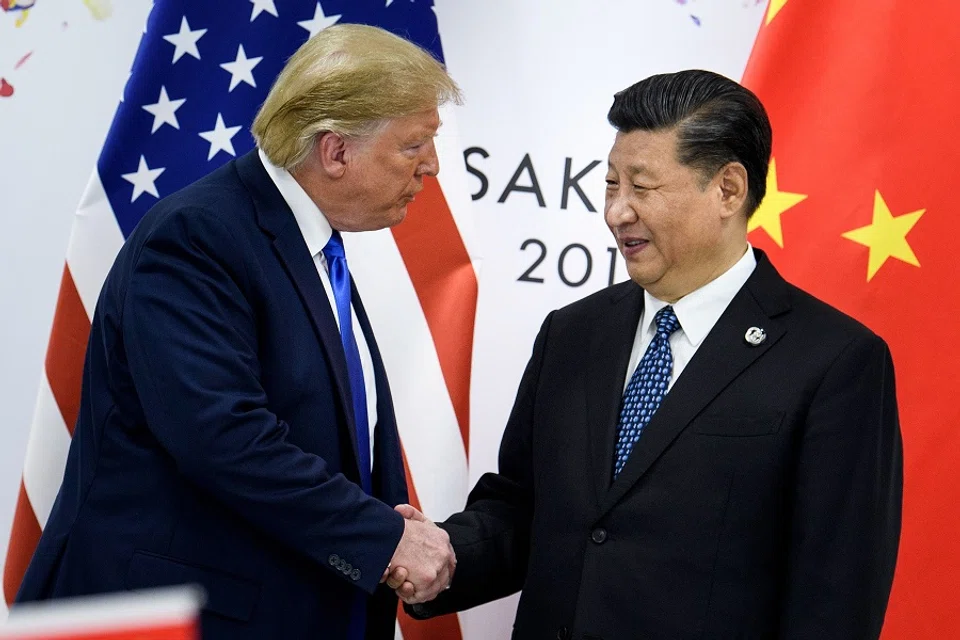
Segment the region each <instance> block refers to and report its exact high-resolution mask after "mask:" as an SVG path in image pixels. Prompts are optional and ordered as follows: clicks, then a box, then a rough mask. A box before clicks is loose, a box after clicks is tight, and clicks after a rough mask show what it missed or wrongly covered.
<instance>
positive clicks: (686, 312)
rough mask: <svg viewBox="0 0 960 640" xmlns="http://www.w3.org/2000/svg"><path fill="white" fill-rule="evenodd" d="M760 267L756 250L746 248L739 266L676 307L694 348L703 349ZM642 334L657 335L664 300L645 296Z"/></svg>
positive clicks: (734, 266)
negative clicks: (705, 342)
mask: <svg viewBox="0 0 960 640" xmlns="http://www.w3.org/2000/svg"><path fill="white" fill-rule="evenodd" d="M756 266H757V259H756V257H755V256H754V255H753V247H751V246H750V244H749V243H748V244H747V252H746V253H744V254H743V257H742V258H740V259H739V260H738V261H737V262H736V264H734V265H733V266H732V267H730V268H729V269H727V270H726V271H725V272H724V273H723V274H722V275H720V276H719V277H718V278H715V279H714V280H711V281H710V282H708V283H707V284H705V285H703V286H702V287H700V288H699V289H697V290H696V291H693V292H691V293H688V294H687V295H685V296H683V297H682V298H680V299H679V300H677V301H676V302H675V303H674V305H673V312H674V313H676V314H677V320H679V321H680V327H681V328H682V329H683V334H684V335H685V336H686V337H687V339H688V340H689V341H690V343H691V344H692V345H693V346H694V347H698V346H700V343H701V342H703V340H704V338H706V337H707V334H708V333H710V330H711V329H713V325H715V324H716V323H717V320H719V319H720V316H721V315H723V312H724V311H725V310H726V308H727V307H728V306H729V305H730V301H731V300H733V297H734V296H735V295H737V292H738V291H740V289H741V288H742V287H743V285H744V283H745V282H746V281H747V279H749V278H750V274H751V273H753V270H754V268H755V267H756ZM643 304H644V307H643V310H644V313H643V324H644V326H643V331H644V332H650V333H653V332H655V331H656V327H655V326H654V317H655V316H656V315H657V312H658V311H660V309H663V308H664V307H666V306H667V303H666V302H664V301H663V300H658V299H657V298H654V297H653V296H652V295H650V294H649V293H647V292H646V291H644V292H643Z"/></svg>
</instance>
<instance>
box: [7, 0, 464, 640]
mask: <svg viewBox="0 0 960 640" xmlns="http://www.w3.org/2000/svg"><path fill="white" fill-rule="evenodd" d="M338 22H355V23H363V24H370V25H375V26H379V27H382V28H384V29H387V30H389V31H392V32H393V33H396V34H398V35H400V36H403V37H405V38H407V39H409V40H411V41H413V42H415V43H417V44H419V45H420V46H422V47H424V48H425V49H427V50H429V51H430V52H432V53H433V55H434V56H436V57H437V58H438V59H440V60H441V61H442V60H443V51H442V49H441V46H440V35H439V31H438V24H437V17H436V15H435V13H434V8H433V2H432V0H416V1H413V0H322V1H321V2H317V0H231V1H230V2H188V1H186V0H157V1H156V2H155V4H154V7H153V9H152V10H151V13H150V16H149V18H148V20H147V25H146V29H145V30H144V34H143V37H142V39H141V42H140V47H139V50H138V52H137V55H136V58H135V60H134V63H133V68H132V72H131V76H130V79H129V80H128V82H127V85H126V87H125V89H124V93H123V96H122V99H121V103H120V106H119V108H118V110H117V112H116V115H115V117H114V120H113V123H112V125H111V127H110V131H109V134H108V136H107V139H106V142H105V143H104V146H103V149H102V151H101V154H100V158H99V160H98V162H97V167H96V169H95V171H94V172H93V175H92V176H91V178H90V182H89V184H88V186H87V189H86V192H85V194H84V195H83V198H82V200H81V202H80V205H79V208H78V211H77V216H76V219H75V221H74V225H73V230H72V234H71V238H70V244H69V247H68V250H67V259H66V265H65V266H64V271H63V278H62V281H61V285H60V293H59V297H58V300H57V307H56V312H55V316H54V321H53V329H52V332H51V337H50V342H49V345H48V348H47V356H46V363H45V375H44V377H43V380H42V382H41V385H40V391H39V394H38V398H37V405H36V409H35V412H34V419H33V424H32V426H31V432H30V439H29V443H28V446H27V455H26V461H25V464H24V471H23V479H22V484H21V487H20V494H19V498H18V501H17V509H16V513H15V516H14V524H13V532H12V534H11V539H10V546H9V549H8V552H7V558H6V564H5V568H4V576H3V591H4V595H5V599H6V602H7V603H8V604H10V603H11V602H12V600H13V598H14V596H15V595H16V592H17V589H18V587H19V584H20V581H21V579H22V577H23V573H24V571H25V569H26V566H27V564H28V563H29V560H30V557H31V555H32V553H33V550H34V548H35V546H36V544H37V541H38V539H39V537H40V532H41V530H42V529H43V526H44V524H45V523H46V520H47V517H48V515H49V513H50V510H51V508H52V506H53V502H54V500H55V499H56V495H57V491H58V489H59V486H60V482H61V480H62V477H63V466H64V463H65V460H66V455H67V449H68V447H69V445H70V438H71V436H72V434H73V427H74V423H75V422H76V418H77V412H78V410H79V403H80V383H81V375H82V369H83V357H84V352H85V349H86V343H87V337H88V334H89V331H90V318H91V316H92V314H93V310H94V307H95V305H96V301H97V297H98V296H99V293H100V288H101V285H102V284H103V280H104V278H105V277H106V274H107V272H108V271H109V269H110V267H111V265H112V263H113V260H114V258H115V256H116V254H117V252H118V251H119V249H120V247H121V245H122V244H123V241H124V239H125V238H126V237H127V235H129V233H130V232H131V231H132V230H133V228H134V227H135V226H136V224H137V222H138V221H139V220H140V218H141V217H142V216H143V215H144V214H145V213H146V212H147V210H148V209H150V207H152V206H153V205H154V204H155V203H156V202H157V200H158V199H159V198H162V197H164V196H166V195H169V194H171V193H173V192H174V191H176V190H178V189H180V188H181V187H184V186H186V185H187V184H189V183H191V182H193V181H195V180H197V179H198V178H200V177H202V176H204V175H206V174H207V173H209V172H210V171H212V170H213V169H215V168H216V167H218V166H219V165H221V164H223V163H224V162H227V161H229V160H231V159H233V158H234V157H236V156H239V155H241V154H243V153H245V152H247V151H249V150H250V149H252V148H253V146H254V142H253V139H252V137H251V135H250V132H249V127H250V124H251V122H252V121H253V118H254V116H255V114H256V112H257V109H258V108H259V106H260V104H261V103H262V102H263V100H264V99H265V97H266V94H267V91H268V90H269V89H270V86H271V84H272V83H273V80H274V78H275V77H276V75H277V74H278V73H279V71H280V70H281V68H282V67H283V65H284V63H285V62H286V60H287V59H288V58H289V57H290V55H292V54H293V52H294V51H295V50H296V49H297V48H298V47H299V46H300V45H301V44H302V43H303V42H304V41H305V40H306V39H307V38H309V37H310V36H312V35H315V34H316V33H318V32H319V31H321V30H322V29H325V28H326V27H328V26H330V25H332V24H336V23H338ZM442 117H443V120H444V127H443V129H442V130H441V136H440V138H439V139H438V141H437V147H438V153H439V155H440V159H441V165H442V166H444V167H445V170H443V171H442V172H441V176H442V177H441V180H440V181H438V180H436V179H427V180H425V181H424V190H423V191H422V192H421V194H420V195H419V196H418V198H417V201H416V202H415V203H413V204H411V205H410V207H409V211H408V216H407V220H406V221H405V222H404V223H403V224H402V225H400V226H399V227H396V228H394V229H391V230H385V231H382V232H373V233H366V234H358V235H357V236H354V237H351V238H348V239H347V249H348V252H349V255H350V256H351V271H352V272H353V274H354V277H355V279H356V280H357V283H358V287H359V288H360V290H361V291H362V292H363V295H364V302H365V306H366V307H367V309H368V312H369V314H370V316H371V321H372V323H373V326H374V329H375V331H376V332H377V339H378V343H379V344H380V348H381V350H382V352H383V356H384V361H385V364H386V367H387V371H388V375H389V377H390V379H391V384H392V386H393V392H394V393H393V395H394V397H395V401H396V412H397V421H398V424H399V428H400V435H401V439H402V441H403V446H404V452H405V462H406V465H407V477H408V482H409V485H410V496H411V502H412V503H413V504H414V506H417V507H420V508H421V509H422V510H423V511H424V512H425V513H427V515H428V516H431V517H434V518H437V519H440V518H443V517H445V516H446V515H448V514H449V513H452V512H454V511H456V510H458V509H459V508H460V507H461V506H462V505H463V502H464V499H465V497H466V492H467V488H468V487H467V481H468V476H467V447H468V443H469V424H470V422H469V415H470V404H469V399H470V393H469V391H470V369H471V355H472V349H473V327H474V315H475V310H476V302H477V277H476V273H475V270H474V266H473V261H472V259H471V252H470V251H469V250H468V244H467V243H468V242H469V237H470V234H469V213H468V211H467V209H468V207H469V200H468V196H467V195H466V193H467V192H466V189H465V187H464V186H463V185H462V184H461V183H462V177H461V176H460V175H459V174H460V173H462V171H460V170H459V167H460V166H461V165H460V164H459V163H460V150H459V145H458V144H457V141H456V136H455V133H454V132H453V131H452V130H453V129H454V123H453V120H454V114H453V113H452V112H444V113H442ZM441 181H442V184H443V186H442V188H441ZM448 201H449V202H451V203H453V206H452V207H451V206H448ZM461 202H464V203H465V206H461ZM399 626H400V628H401V630H402V633H403V636H404V637H405V638H408V639H410V638H444V639H448V638H460V637H461V631H460V625H459V622H458V620H457V618H456V617H453V616H448V617H445V618H441V619H439V620H437V621H431V622H430V623H414V622H412V621H411V620H409V619H408V618H406V617H405V616H404V615H403V614H402V612H401V616H400V622H399Z"/></svg>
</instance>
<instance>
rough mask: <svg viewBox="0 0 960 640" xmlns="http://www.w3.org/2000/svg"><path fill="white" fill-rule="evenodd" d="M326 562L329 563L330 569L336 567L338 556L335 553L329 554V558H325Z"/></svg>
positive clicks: (338, 560)
mask: <svg viewBox="0 0 960 640" xmlns="http://www.w3.org/2000/svg"><path fill="white" fill-rule="evenodd" d="M327 562H329V563H330V566H331V567H336V566H337V565H339V564H340V556H338V555H337V554H335V553H332V554H330V557H329V558H327Z"/></svg>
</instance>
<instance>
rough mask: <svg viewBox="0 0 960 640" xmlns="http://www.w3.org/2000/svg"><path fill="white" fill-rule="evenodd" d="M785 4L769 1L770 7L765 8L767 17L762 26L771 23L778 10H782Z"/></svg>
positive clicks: (779, 1) (784, 0) (775, 0)
mask: <svg viewBox="0 0 960 640" xmlns="http://www.w3.org/2000/svg"><path fill="white" fill-rule="evenodd" d="M785 4H787V0H770V6H768V7H767V17H766V21H765V22H764V24H770V23H771V22H773V19H774V18H776V17H777V14H778V13H780V9H783V5H785Z"/></svg>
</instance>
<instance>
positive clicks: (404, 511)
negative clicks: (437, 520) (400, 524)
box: [394, 504, 429, 522]
mask: <svg viewBox="0 0 960 640" xmlns="http://www.w3.org/2000/svg"><path fill="white" fill-rule="evenodd" d="M394 509H395V510H396V512H397V513H399V514H400V515H402V516H403V517H404V518H406V519H407V520H416V521H418V522H429V521H428V520H427V517H426V516H425V515H423V514H422V513H420V511H418V510H417V509H414V508H413V507H411V506H410V505H408V504H398V505H397V506H396V507H394Z"/></svg>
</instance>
